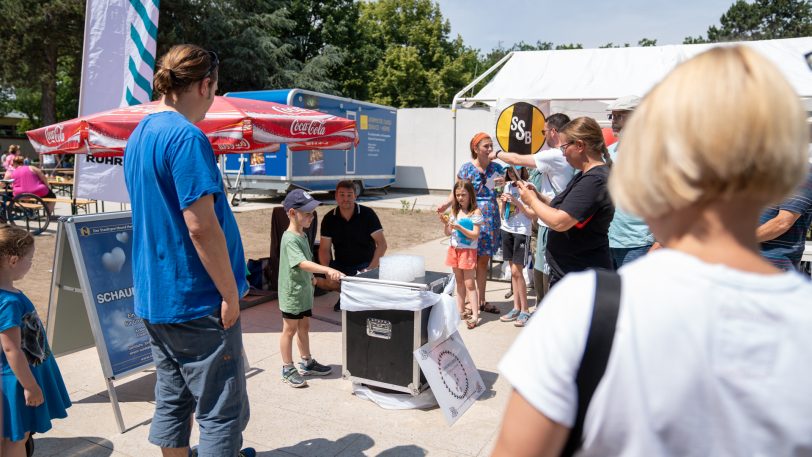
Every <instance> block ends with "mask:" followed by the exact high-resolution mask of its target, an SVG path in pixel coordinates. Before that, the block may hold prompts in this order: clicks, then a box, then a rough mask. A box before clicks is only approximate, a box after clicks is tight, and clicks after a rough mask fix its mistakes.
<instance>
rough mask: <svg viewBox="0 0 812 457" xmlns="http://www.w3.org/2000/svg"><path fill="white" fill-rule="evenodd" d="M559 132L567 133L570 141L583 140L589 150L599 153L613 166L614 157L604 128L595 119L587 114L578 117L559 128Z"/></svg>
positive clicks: (599, 155) (600, 156)
mask: <svg viewBox="0 0 812 457" xmlns="http://www.w3.org/2000/svg"><path fill="white" fill-rule="evenodd" d="M558 133H559V134H561V135H565V136H566V137H567V139H568V140H570V141H579V140H580V141H582V142H583V143H584V147H585V148H586V149H587V150H588V151H592V152H593V154H597V155H598V157H599V158H602V159H603V161H604V162H606V164H607V165H609V166H610V167H611V166H612V159H611V158H610V157H609V151H608V150H607V149H606V143H605V142H604V141H603V130H601V126H600V125H598V121H596V120H595V119H592V118H591V117H586V116H584V117H576V118H575V119H573V120H571V121H569V122H567V123H566V124H564V126H563V127H561V128H560V129H558Z"/></svg>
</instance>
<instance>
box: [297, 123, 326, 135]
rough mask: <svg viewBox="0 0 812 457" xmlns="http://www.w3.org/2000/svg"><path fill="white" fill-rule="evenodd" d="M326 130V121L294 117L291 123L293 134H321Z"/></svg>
mask: <svg viewBox="0 0 812 457" xmlns="http://www.w3.org/2000/svg"><path fill="white" fill-rule="evenodd" d="M325 130H326V126H325V122H324V121H300V120H298V119H294V120H293V122H291V124H290V134H291V135H310V136H321V135H324V132H325Z"/></svg>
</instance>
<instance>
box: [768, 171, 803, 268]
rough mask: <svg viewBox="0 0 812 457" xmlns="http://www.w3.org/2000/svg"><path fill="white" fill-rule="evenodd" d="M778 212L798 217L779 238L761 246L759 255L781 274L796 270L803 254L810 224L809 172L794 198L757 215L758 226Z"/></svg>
mask: <svg viewBox="0 0 812 457" xmlns="http://www.w3.org/2000/svg"><path fill="white" fill-rule="evenodd" d="M780 210H785V211H790V212H792V213H795V214H799V215H800V217H798V219H797V220H796V221H795V223H794V224H792V227H790V228H789V229H788V230H787V231H786V232H784V233H783V234H782V235H781V236H779V237H778V238H775V239H772V240H769V241H765V242H763V243H761V254H762V255H763V256H764V258H766V259H767V260H769V261H770V262H771V263H772V264H773V265H775V266H776V267H778V268H781V269H782V270H790V269H797V268H798V266H799V264H800V262H801V256H803V253H804V244H805V240H806V232H807V231H808V230H809V225H810V223H812V170H810V172H809V173H808V174H807V176H806V181H805V182H804V183H803V184H802V185H801V187H800V188H799V189H798V191H797V192H796V193H795V195H793V196H792V197H790V198H789V199H788V200H786V201H784V202H783V203H781V204H780V205H778V206H771V207H769V208H767V209H766V210H765V211H764V212H763V213H762V214H761V220H759V225H762V224H764V223H766V222H767V221H769V220H770V219H774V218H775V217H776V216H777V215H778V212H779V211H780Z"/></svg>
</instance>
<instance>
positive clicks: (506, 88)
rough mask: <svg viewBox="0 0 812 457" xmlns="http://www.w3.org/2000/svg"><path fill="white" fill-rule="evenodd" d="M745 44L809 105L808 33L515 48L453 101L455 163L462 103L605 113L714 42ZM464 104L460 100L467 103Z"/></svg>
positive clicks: (811, 41) (811, 40) (810, 47)
mask: <svg viewBox="0 0 812 457" xmlns="http://www.w3.org/2000/svg"><path fill="white" fill-rule="evenodd" d="M730 44H743V45H745V46H750V47H752V48H753V49H755V50H756V51H758V52H759V53H760V54H762V55H763V56H765V57H766V58H768V59H770V60H771V61H773V62H774V63H775V64H776V65H777V66H778V68H779V69H780V70H781V72H782V73H783V74H784V76H785V77H786V78H787V80H788V81H789V82H790V84H792V86H793V87H794V88H795V91H796V92H797V93H798V95H799V96H800V97H801V98H802V99H804V103H805V106H806V107H807V110H812V72H811V71H810V69H809V67H808V65H807V63H806V59H805V58H804V55H805V54H806V53H808V52H810V51H812V37H804V38H788V39H781V40H766V41H747V42H741V43H712V44H688V45H668V46H654V47H630V48H600V49H572V50H556V51H518V52H512V53H510V54H508V55H506V56H505V57H504V58H503V59H502V60H500V61H499V62H498V63H497V64H496V65H494V66H493V67H491V68H490V69H488V70H487V71H486V72H484V73H483V74H481V75H480V76H479V77H477V78H476V79H475V80H474V81H472V82H471V83H470V84H469V85H468V86H466V87H465V88H464V89H462V90H461V91H460V92H459V93H458V94H457V95H456V96H455V97H454V101H453V102H452V105H451V113H452V117H453V118H454V157H455V159H454V163H456V154H457V150H456V149H457V141H456V133H457V132H456V110H457V108H458V107H460V105H461V104H465V105H469V104H470V103H471V102H483V103H487V104H489V105H494V104H496V103H497V102H498V100H501V99H518V100H549V101H551V102H552V106H553V109H552V111H554V112H567V113H570V114H575V115H590V116H592V117H597V115H598V114H599V113H600V114H605V111H602V107H603V106H605V103H608V102H610V101H612V100H614V99H615V98H618V97H622V96H624V95H630V94H634V95H639V96H641V97H642V96H644V95H645V94H646V93H647V92H648V91H649V90H650V89H651V88H652V87H653V86H654V85H655V84H657V83H658V82H659V81H661V80H662V79H663V78H664V77H665V76H666V75H667V74H668V73H669V72H670V71H671V70H672V69H673V68H674V67H676V66H677V65H678V64H680V63H682V62H684V61H685V60H688V59H690V58H691V57H693V56H695V55H697V54H699V53H701V52H703V51H706V50H708V49H710V48H712V47H714V46H726V45H730ZM496 70H499V71H498V73H496V75H495V76H494V77H493V79H492V80H491V81H490V82H489V83H488V84H487V85H485V87H484V88H482V89H481V90H480V91H479V92H478V93H477V94H476V95H474V96H472V97H466V96H465V94H466V93H467V92H468V91H470V90H471V89H472V88H474V87H475V86H476V85H477V84H479V82H480V81H482V80H483V79H485V78H486V77H488V76H489V75H490V74H491V73H493V72H494V71H496ZM465 105H463V106H465Z"/></svg>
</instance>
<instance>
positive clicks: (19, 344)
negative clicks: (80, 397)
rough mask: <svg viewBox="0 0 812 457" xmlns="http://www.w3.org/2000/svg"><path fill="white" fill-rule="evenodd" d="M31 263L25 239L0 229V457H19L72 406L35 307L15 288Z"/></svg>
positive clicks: (21, 233)
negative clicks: (0, 417)
mask: <svg viewBox="0 0 812 457" xmlns="http://www.w3.org/2000/svg"><path fill="white" fill-rule="evenodd" d="M33 258H34V238H33V237H32V236H31V234H30V233H28V232H27V231H26V230H23V229H21V228H18V227H13V226H9V225H2V226H0V345H2V348H3V351H2V353H0V374H2V388H3V442H2V450H1V452H0V455H2V456H3V457H24V456H25V455H26V451H25V442H26V440H27V439H28V436H29V435H30V434H31V433H43V432H46V431H48V430H50V429H51V419H56V418H58V419H62V418H65V417H67V415H68V414H67V412H66V411H65V410H66V409H67V408H68V407H69V406H70V405H71V402H70V398H69V397H68V391H67V389H65V383H64V382H63V381H62V375H61V374H60V373H59V368H58V367H57V366H56V360H54V356H53V353H51V348H50V347H49V346H48V341H47V340H46V339H45V328H44V327H43V325H42V321H40V319H39V316H38V315H37V311H36V309H34V304H33V303H31V300H29V299H28V297H26V296H25V294H23V293H22V292H21V291H19V290H17V289H15V288H14V281H16V280H18V279H22V278H23V276H25V274H26V273H28V270H30V269H31V262H32V260H33Z"/></svg>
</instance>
